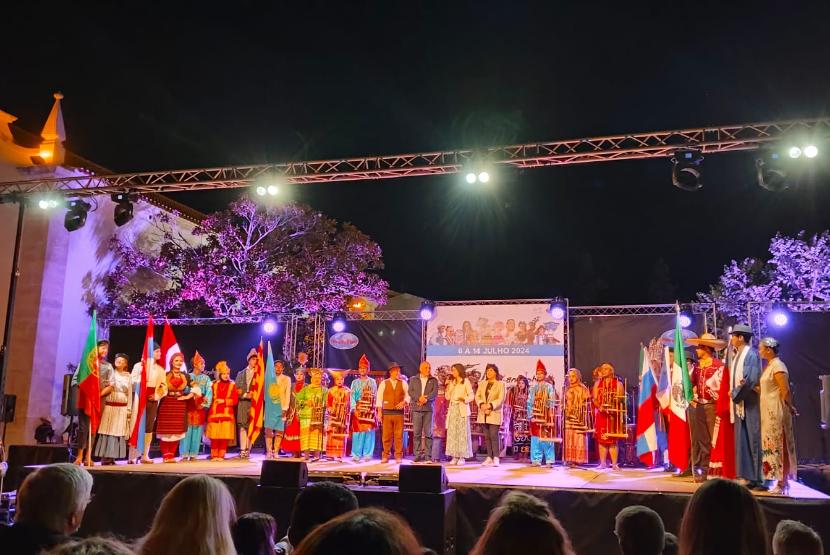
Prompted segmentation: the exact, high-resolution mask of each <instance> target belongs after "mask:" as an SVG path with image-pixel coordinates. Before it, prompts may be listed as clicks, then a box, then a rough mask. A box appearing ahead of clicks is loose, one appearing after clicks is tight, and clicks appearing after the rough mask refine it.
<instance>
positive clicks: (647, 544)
mask: <svg viewBox="0 0 830 555" xmlns="http://www.w3.org/2000/svg"><path fill="white" fill-rule="evenodd" d="M614 533H615V534H616V535H617V540H618V541H619V542H620V551H622V553H623V555H661V554H662V553H663V546H664V545H665V535H666V530H665V529H664V528H663V519H662V518H660V515H658V514H657V513H656V512H655V511H654V510H652V509H649V508H648V507H644V506H643V505H631V506H630V507H626V508H624V509H623V510H621V511H620V512H619V513H617V518H616V522H615V525H614Z"/></svg>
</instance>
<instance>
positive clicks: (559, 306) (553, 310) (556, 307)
mask: <svg viewBox="0 0 830 555" xmlns="http://www.w3.org/2000/svg"><path fill="white" fill-rule="evenodd" d="M566 310H567V306H566V305H565V301H563V300H562V299H560V298H558V297H557V298H555V299H553V300H552V301H551V303H550V306H549V307H548V313H549V314H550V315H551V317H552V318H553V319H554V320H564V319H565V311H566Z"/></svg>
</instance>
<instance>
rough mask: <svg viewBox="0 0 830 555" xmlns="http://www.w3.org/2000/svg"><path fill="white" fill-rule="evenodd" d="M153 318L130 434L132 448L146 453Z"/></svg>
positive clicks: (148, 326)
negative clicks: (148, 382) (148, 372)
mask: <svg viewBox="0 0 830 555" xmlns="http://www.w3.org/2000/svg"><path fill="white" fill-rule="evenodd" d="M153 350H154V345H153V317H152V316H150V317H149V319H148V320H147V331H146V332H145V333H144V350H142V351H141V379H140V380H139V381H138V383H136V384H135V385H134V386H133V399H134V400H133V407H135V408H134V411H135V413H134V414H133V416H132V421H133V426H132V433H131V434H130V442H129V443H130V446H131V447H134V448H135V449H136V450H138V451H139V452H142V453H143V452H144V434H145V433H146V432H147V415H146V414H145V410H144V409H145V408H146V407H147V369H148V368H149V366H150V365H151V364H154V363H155V361H154V360H153Z"/></svg>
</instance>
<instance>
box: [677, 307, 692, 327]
mask: <svg viewBox="0 0 830 555" xmlns="http://www.w3.org/2000/svg"><path fill="white" fill-rule="evenodd" d="M677 318H678V320H680V327H681V328H688V327H689V326H691V325H692V320H693V318H692V313H691V312H689V311H688V310H682V311H680V315H678V317H677Z"/></svg>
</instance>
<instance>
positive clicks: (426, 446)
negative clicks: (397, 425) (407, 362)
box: [409, 361, 438, 463]
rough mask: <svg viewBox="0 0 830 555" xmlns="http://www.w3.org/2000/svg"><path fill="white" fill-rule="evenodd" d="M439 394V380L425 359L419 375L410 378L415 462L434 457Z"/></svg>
mask: <svg viewBox="0 0 830 555" xmlns="http://www.w3.org/2000/svg"><path fill="white" fill-rule="evenodd" d="M437 395H438V380H436V379H435V378H433V377H432V366H431V365H430V364H429V362H427V361H423V362H422V363H421V364H420V366H419V367H418V375H417V376H414V377H413V378H412V379H411V380H409V398H410V399H411V400H413V402H412V403H411V404H410V407H411V413H412V437H413V443H414V445H413V449H412V450H413V453H414V455H415V462H416V463H420V462H429V461H430V460H431V459H432V411H433V405H434V403H435V397H436V396H437Z"/></svg>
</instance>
